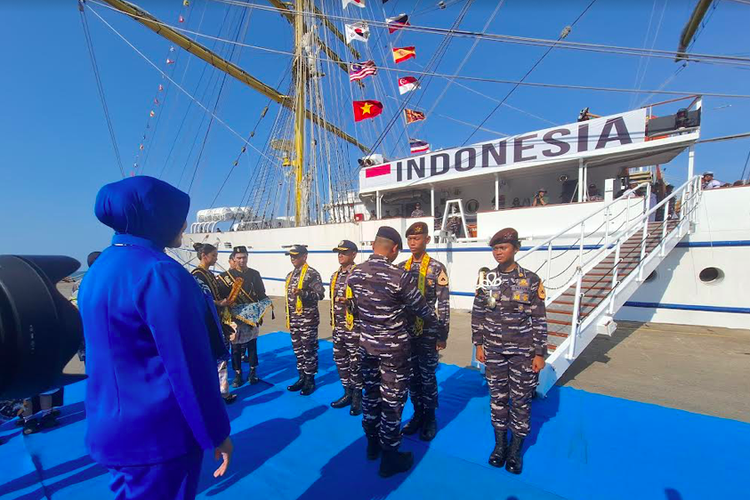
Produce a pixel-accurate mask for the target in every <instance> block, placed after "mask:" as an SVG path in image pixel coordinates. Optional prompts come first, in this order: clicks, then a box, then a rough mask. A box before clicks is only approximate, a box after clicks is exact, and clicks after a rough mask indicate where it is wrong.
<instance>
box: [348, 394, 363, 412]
mask: <svg viewBox="0 0 750 500" xmlns="http://www.w3.org/2000/svg"><path fill="white" fill-rule="evenodd" d="M361 414H362V389H355V390H352V407H351V408H349V415H354V416H357V415H361Z"/></svg>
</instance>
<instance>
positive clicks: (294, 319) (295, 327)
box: [286, 266, 325, 376]
mask: <svg viewBox="0 0 750 500" xmlns="http://www.w3.org/2000/svg"><path fill="white" fill-rule="evenodd" d="M301 272H302V268H299V269H294V270H293V271H292V272H290V273H289V274H288V275H287V282H288V283H289V284H288V286H287V290H286V300H287V308H288V311H289V330H290V333H291V335H292V347H293V348H294V355H295V356H296V358H297V370H298V371H299V373H300V374H305V375H307V376H313V375H315V373H317V371H318V325H319V324H320V313H319V312H318V301H319V300H322V299H323V297H324V296H325V288H323V282H322V281H321V279H320V273H318V271H316V270H315V269H313V268H312V267H309V266H308V268H307V272H306V274H305V280H304V282H303V283H302V289H301V290H299V295H298V296H299V297H300V298H301V299H302V312H301V313H297V312H296V310H295V309H296V304H297V299H296V298H295V297H294V296H293V295H292V293H293V291H294V290H296V289H297V286H298V284H299V277H300V274H301Z"/></svg>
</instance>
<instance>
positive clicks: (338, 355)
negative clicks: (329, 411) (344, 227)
mask: <svg viewBox="0 0 750 500" xmlns="http://www.w3.org/2000/svg"><path fill="white" fill-rule="evenodd" d="M333 251H334V252H336V253H337V254H338V260H339V266H340V267H339V269H338V270H337V271H336V272H335V273H333V276H331V327H332V328H333V361H334V362H335V363H336V368H337V369H338V372H339V377H340V378H341V385H342V386H343V387H344V395H343V396H342V397H341V398H339V399H337V400H336V401H334V402H333V403H331V406H332V407H333V408H345V407H347V406H349V405H351V408H350V410H349V413H350V414H351V415H359V414H361V413H362V377H361V375H360V372H359V361H358V356H359V331H358V330H357V329H355V328H354V326H355V325H354V316H353V315H352V312H351V310H350V309H349V308H348V307H347V298H346V289H347V280H348V279H349V275H350V274H351V272H352V270H354V259H355V258H356V257H357V251H358V248H357V245H355V244H354V242H353V241H349V240H341V242H339V244H338V245H337V246H336V247H335V248H334V249H333Z"/></svg>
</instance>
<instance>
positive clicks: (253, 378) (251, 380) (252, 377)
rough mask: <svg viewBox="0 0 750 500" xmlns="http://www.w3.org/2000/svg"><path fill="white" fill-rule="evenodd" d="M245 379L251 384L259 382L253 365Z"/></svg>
mask: <svg viewBox="0 0 750 500" xmlns="http://www.w3.org/2000/svg"><path fill="white" fill-rule="evenodd" d="M247 381H248V382H249V383H250V384H251V385H255V384H257V383H258V382H260V379H259V378H258V374H257V373H255V367H252V368H250V375H248V376H247Z"/></svg>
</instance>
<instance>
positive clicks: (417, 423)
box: [401, 405, 423, 436]
mask: <svg viewBox="0 0 750 500" xmlns="http://www.w3.org/2000/svg"><path fill="white" fill-rule="evenodd" d="M422 418H423V417H422V407H421V406H417V405H414V416H412V417H411V420H409V423H408V424H406V425H405V426H404V428H403V429H402V431H401V432H403V433H404V434H406V435H407V436H411V435H412V434H416V433H417V432H418V431H419V429H421V428H422Z"/></svg>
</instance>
